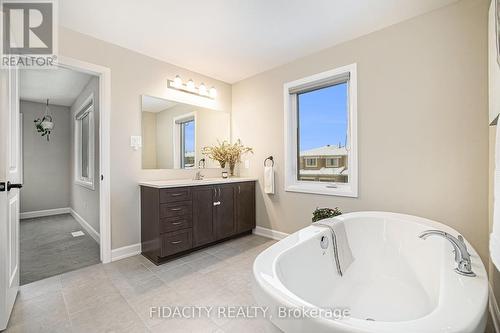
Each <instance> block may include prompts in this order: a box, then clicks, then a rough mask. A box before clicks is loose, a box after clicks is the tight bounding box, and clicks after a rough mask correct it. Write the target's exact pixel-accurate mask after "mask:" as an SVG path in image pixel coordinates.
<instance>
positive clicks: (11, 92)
mask: <svg viewBox="0 0 500 333" xmlns="http://www.w3.org/2000/svg"><path fill="white" fill-rule="evenodd" d="M19 119H20V116H19V84H18V71H17V70H15V69H2V70H1V72H0V331H1V330H3V329H5V327H6V326H7V323H8V321H9V317H10V313H11V312H12V308H13V306H14V302H15V300H16V295H17V291H18V289H19V201H20V194H19V191H20V188H19V187H20V184H19V182H20V181H21V165H20V160H21V159H20V157H21V147H20V123H19Z"/></svg>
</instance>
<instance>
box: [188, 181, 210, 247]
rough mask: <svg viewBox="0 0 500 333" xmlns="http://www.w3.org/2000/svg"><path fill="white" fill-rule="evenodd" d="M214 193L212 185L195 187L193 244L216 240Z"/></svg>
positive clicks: (199, 244) (203, 243) (197, 244)
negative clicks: (213, 212)
mask: <svg viewBox="0 0 500 333" xmlns="http://www.w3.org/2000/svg"><path fill="white" fill-rule="evenodd" d="M213 193H214V189H213V187H212V186H199V187H197V188H194V189H193V246H195V247H197V246H201V245H205V244H208V243H211V242H213V241H214V240H215V232H214V224H213V214H212V211H213V204H214V198H213V197H214V194H213Z"/></svg>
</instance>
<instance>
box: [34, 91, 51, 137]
mask: <svg viewBox="0 0 500 333" xmlns="http://www.w3.org/2000/svg"><path fill="white" fill-rule="evenodd" d="M34 123H35V128H36V130H37V132H38V133H41V134H42V137H43V136H44V137H46V138H47V141H50V132H52V129H53V128H54V121H53V120H52V116H51V115H50V108H49V100H48V99H47V105H46V106H45V113H44V114H43V117H41V118H37V119H35V120H34Z"/></svg>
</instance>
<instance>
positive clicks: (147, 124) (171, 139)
mask: <svg viewBox="0 0 500 333" xmlns="http://www.w3.org/2000/svg"><path fill="white" fill-rule="evenodd" d="M229 135H230V115H229V113H228V112H224V111H217V110H211V109H205V108H202V107H199V106H194V105H190V104H184V103H179V102H175V101H170V100H166V99H163V98H158V97H153V96H147V95H143V96H142V168H143V169H189V168H198V167H207V168H219V167H220V165H219V164H218V163H217V162H214V161H212V160H210V159H208V158H205V157H204V156H203V154H202V150H203V147H206V146H210V145H214V144H217V142H218V141H221V142H222V141H223V140H228V141H229Z"/></svg>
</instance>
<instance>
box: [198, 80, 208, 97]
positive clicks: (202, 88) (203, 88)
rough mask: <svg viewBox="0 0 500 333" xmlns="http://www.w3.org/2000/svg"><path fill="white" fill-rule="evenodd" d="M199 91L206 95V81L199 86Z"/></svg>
mask: <svg viewBox="0 0 500 333" xmlns="http://www.w3.org/2000/svg"><path fill="white" fill-rule="evenodd" d="M198 91H199V93H200V95H202V96H206V95H207V86H205V84H204V83H202V84H200V86H199V87H198Z"/></svg>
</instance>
